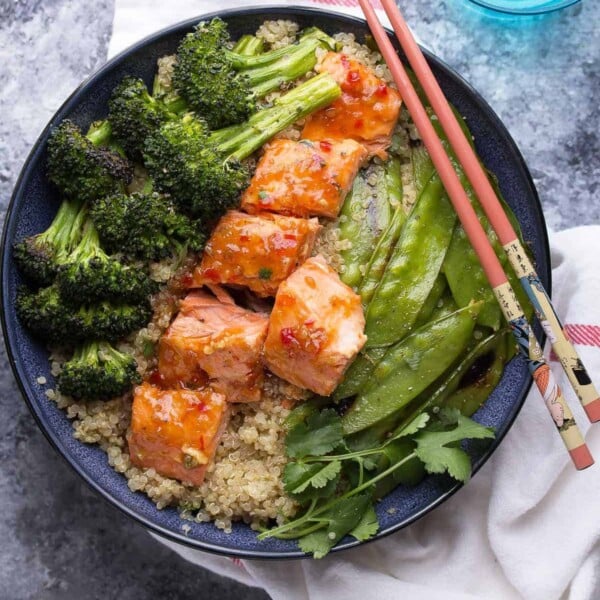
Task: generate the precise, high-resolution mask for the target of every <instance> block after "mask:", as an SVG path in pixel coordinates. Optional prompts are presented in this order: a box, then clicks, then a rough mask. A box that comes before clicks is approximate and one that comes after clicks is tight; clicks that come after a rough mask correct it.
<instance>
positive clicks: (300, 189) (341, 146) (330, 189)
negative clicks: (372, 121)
mask: <svg viewBox="0 0 600 600" xmlns="http://www.w3.org/2000/svg"><path fill="white" fill-rule="evenodd" d="M316 139H321V141H316V142H313V141H310V140H301V141H299V142H296V141H293V140H288V139H278V140H275V141H273V142H271V143H270V144H268V145H267V147H266V149H265V152H264V154H263V155H262V157H261V159H260V161H259V163H258V166H257V167H256V172H255V173H254V177H253V178H252V181H251V182H250V185H249V187H248V188H247V189H246V191H245V192H244V194H243V196H242V208H243V209H244V210H246V211H248V212H249V213H256V212H260V211H271V212H276V213H281V214H286V215H294V216H296V217H311V216H316V217H330V218H333V217H336V216H337V215H338V213H339V211H340V208H341V206H342V204H343V202H344V198H345V197H346V194H347V193H348V191H349V190H350V188H351V187H352V182H353V181H354V178H355V177H356V174H357V173H358V170H359V169H360V167H361V165H362V164H363V162H364V161H365V159H366V158H367V151H366V149H365V147H364V146H363V145H362V144H359V143H358V142H356V141H354V140H337V141H336V140H333V141H329V140H327V139H324V138H318V137H317V138H316Z"/></svg>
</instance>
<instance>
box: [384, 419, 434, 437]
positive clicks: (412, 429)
mask: <svg viewBox="0 0 600 600" xmlns="http://www.w3.org/2000/svg"><path fill="white" fill-rule="evenodd" d="M428 422H429V415H428V414H427V413H426V412H422V413H421V414H419V415H417V416H416V417H415V418H414V419H413V420H412V421H411V422H410V423H408V424H407V425H406V427H403V428H402V429H401V430H400V431H399V432H398V433H397V434H396V435H394V436H393V439H395V440H397V439H398V438H401V437H406V436H407V435H413V434H414V433H417V431H420V430H421V429H423V427H425V425H427V423H428Z"/></svg>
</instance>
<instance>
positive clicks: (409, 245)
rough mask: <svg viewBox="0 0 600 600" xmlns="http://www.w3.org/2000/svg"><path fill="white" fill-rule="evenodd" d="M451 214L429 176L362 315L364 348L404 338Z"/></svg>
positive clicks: (439, 256)
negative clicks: (363, 317)
mask: <svg viewBox="0 0 600 600" xmlns="http://www.w3.org/2000/svg"><path fill="white" fill-rule="evenodd" d="M455 221H456V213H455V212H454V209H453V208H452V205H451V204H450V201H449V200H448V197H447V196H446V194H445V193H444V191H443V186H442V183H441V181H440V179H439V177H438V176H437V175H436V176H434V177H433V178H432V179H431V180H430V181H429V183H428V184H427V186H426V188H425V189H424V190H423V193H422V194H421V197H420V198H419V200H418V202H417V204H416V206H415V208H414V209H413V211H412V212H411V213H410V215H409V216H408V219H407V221H406V223H405V224H404V226H403V227H402V231H401V232H400V237H399V238H398V242H397V243H396V246H395V248H394V250H393V252H392V256H391V258H390V261H389V263H388V265H387V267H386V269H385V272H384V273H383V276H382V278H381V282H380V283H379V286H378V287H377V289H376V290H375V293H374V295H373V298H372V300H371V302H370V304H369V307H368V309H367V314H366V325H365V333H366V335H367V338H368V339H367V344H366V346H367V348H373V347H376V346H389V345H390V344H393V343H394V342H396V340H399V339H402V338H403V337H404V336H406V335H407V334H408V333H410V331H411V330H412V329H413V327H414V323H415V320H416V319H417V316H418V314H419V311H420V310H421V307H422V306H423V303H424V302H425V300H426V298H427V296H428V295H429V293H430V291H431V288H432V287H433V284H434V282H435V280H436V278H437V276H438V274H439V272H440V268H441V266H442V263H443V261H444V257H445V255H446V251H447V249H448V245H449V243H450V240H451V239H452V232H453V230H454V223H455Z"/></svg>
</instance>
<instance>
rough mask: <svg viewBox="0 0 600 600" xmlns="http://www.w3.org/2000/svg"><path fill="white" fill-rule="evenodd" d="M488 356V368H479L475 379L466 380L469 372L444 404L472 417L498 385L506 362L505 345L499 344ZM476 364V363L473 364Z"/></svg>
mask: <svg viewBox="0 0 600 600" xmlns="http://www.w3.org/2000/svg"><path fill="white" fill-rule="evenodd" d="M486 358H488V359H489V360H490V363H489V364H488V366H487V368H485V369H483V370H477V371H476V373H475V376H473V377H472V379H473V381H468V383H467V382H466V381H465V379H468V378H469V375H470V373H469V372H467V373H466V374H465V375H464V376H463V379H462V380H461V382H460V385H459V388H458V389H457V390H456V391H455V392H454V393H453V394H451V395H450V396H449V397H448V398H447V399H446V400H445V401H444V402H443V404H444V406H448V407H453V408H458V410H460V412H461V413H462V414H463V415H465V416H466V417H470V416H471V415H472V414H473V413H475V412H476V411H477V410H478V409H479V407H480V406H482V405H483V403H484V402H485V401H486V400H487V399H488V397H489V395H490V394H491V393H492V392H493V391H494V388H495V387H496V386H497V385H498V383H499V381H500V378H501V377H502V373H503V372H504V364H505V362H506V354H505V345H504V344H497V345H496V347H495V349H494V352H493V353H489V354H488V355H487V356H486ZM473 366H476V365H473Z"/></svg>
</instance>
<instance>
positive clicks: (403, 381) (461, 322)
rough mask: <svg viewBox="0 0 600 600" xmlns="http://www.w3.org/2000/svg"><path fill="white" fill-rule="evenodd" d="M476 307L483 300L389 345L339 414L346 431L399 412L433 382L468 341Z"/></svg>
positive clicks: (351, 432)
mask: <svg viewBox="0 0 600 600" xmlns="http://www.w3.org/2000/svg"><path fill="white" fill-rule="evenodd" d="M480 309H481V303H476V304H472V305H470V306H469V307H467V308H464V309H460V310H458V311H456V312H454V313H452V314H450V315H448V316H446V317H444V318H442V319H439V320H437V321H434V322H431V323H428V324H426V325H424V326H423V327H421V328H420V329H419V330H417V331H415V332H414V333H413V334H412V335H410V336H408V337H407V338H406V339H404V340H402V341H401V342H399V343H398V344H396V345H394V346H392V347H391V348H390V349H389V350H388V351H387V352H386V354H385V356H384V357H383V358H382V360H381V361H380V363H379V364H378V365H377V367H376V368H375V370H374V371H373V374H372V376H371V378H370V380H369V382H368V384H367V385H366V386H365V387H364V388H363V390H361V392H360V393H359V394H358V396H357V397H356V400H355V401H354V403H353V404H352V406H351V407H350V409H349V410H348V411H347V412H346V414H345V415H344V416H343V417H342V426H343V429H344V434H345V435H350V434H353V433H356V432H357V431H361V430H363V429H366V428H367V427H370V426H372V425H374V424H375V423H378V422H379V421H382V420H384V419H386V418H388V417H390V416H391V415H393V414H394V413H397V412H398V411H400V410H401V409H402V408H404V407H405V406H406V405H407V404H408V403H409V402H410V401H411V400H413V399H414V398H416V397H417V396H418V395H419V394H420V393H421V392H422V391H423V390H424V389H426V388H427V387H428V386H429V385H430V384H431V383H432V382H434V381H435V380H436V379H437V378H438V377H439V376H440V375H441V374H442V373H443V372H444V371H445V370H446V369H447V368H448V367H449V366H450V365H451V364H452V363H453V362H454V361H455V360H456V359H457V358H458V357H459V356H460V355H461V353H462V352H463V351H464V350H465V348H466V347H467V346H468V344H469V342H470V340H471V337H472V335H473V329H474V327H475V320H476V318H477V314H478V312H479V310H480Z"/></svg>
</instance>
